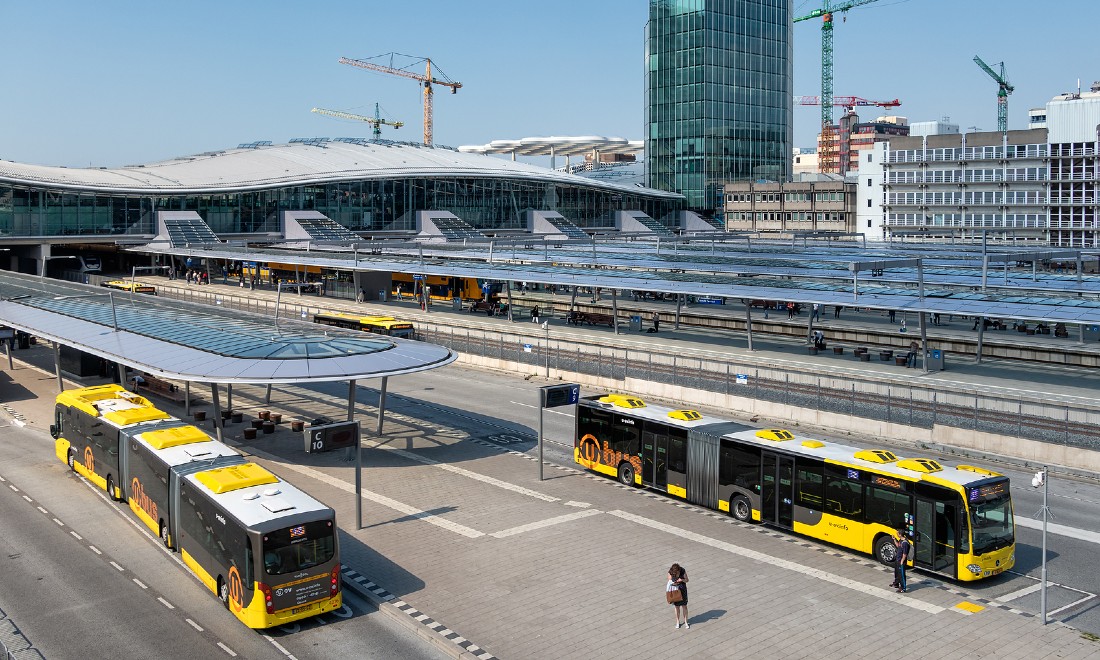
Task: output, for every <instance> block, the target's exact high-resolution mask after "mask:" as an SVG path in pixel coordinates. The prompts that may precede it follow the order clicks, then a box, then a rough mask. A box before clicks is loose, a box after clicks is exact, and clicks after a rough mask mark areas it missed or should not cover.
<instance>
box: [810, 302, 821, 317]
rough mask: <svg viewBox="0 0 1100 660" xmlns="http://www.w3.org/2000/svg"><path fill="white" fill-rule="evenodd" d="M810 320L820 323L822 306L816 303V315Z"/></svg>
mask: <svg viewBox="0 0 1100 660" xmlns="http://www.w3.org/2000/svg"><path fill="white" fill-rule="evenodd" d="M810 320H812V321H820V320H821V305H819V304H817V303H814V313H813V315H812V316H811V317H810Z"/></svg>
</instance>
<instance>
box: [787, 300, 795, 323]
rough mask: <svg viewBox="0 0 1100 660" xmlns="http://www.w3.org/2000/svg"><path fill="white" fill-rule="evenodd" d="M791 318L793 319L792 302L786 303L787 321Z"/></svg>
mask: <svg viewBox="0 0 1100 660" xmlns="http://www.w3.org/2000/svg"><path fill="white" fill-rule="evenodd" d="M793 318H794V303H793V302H788V303H787V319H788V320H790V319H793Z"/></svg>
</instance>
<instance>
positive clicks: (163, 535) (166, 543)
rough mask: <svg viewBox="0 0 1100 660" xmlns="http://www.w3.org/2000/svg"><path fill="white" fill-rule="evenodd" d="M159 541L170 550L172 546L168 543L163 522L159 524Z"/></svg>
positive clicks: (166, 529)
mask: <svg viewBox="0 0 1100 660" xmlns="http://www.w3.org/2000/svg"><path fill="white" fill-rule="evenodd" d="M160 540H161V541H164V547H166V548H168V549H171V548H172V544H171V543H169V542H168V525H165V524H164V521H161V523H160Z"/></svg>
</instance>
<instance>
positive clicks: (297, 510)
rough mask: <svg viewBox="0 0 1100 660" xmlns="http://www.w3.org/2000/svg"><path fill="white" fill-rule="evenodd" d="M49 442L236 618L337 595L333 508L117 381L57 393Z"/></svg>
mask: <svg viewBox="0 0 1100 660" xmlns="http://www.w3.org/2000/svg"><path fill="white" fill-rule="evenodd" d="M50 431H51V434H52V435H53V436H54V437H55V438H56V443H55V452H56V453H57V456H58V458H60V459H61V460H63V461H65V462H66V463H68V465H69V467H70V468H72V469H73V470H74V471H75V472H77V473H78V474H81V475H83V476H85V477H87V478H88V479H89V480H90V481H91V482H93V483H95V484H96V485H98V486H99V487H101V488H104V489H105V490H107V491H108V494H109V495H110V496H111V497H112V498H113V499H118V500H123V501H126V502H127V503H128V504H129V506H130V509H131V510H132V511H133V512H134V514H135V515H136V516H137V518H138V519H139V520H140V521H141V522H142V523H144V524H145V525H146V526H148V527H149V528H150V529H151V530H153V531H154V532H155V533H157V534H158V535H159V536H160V537H161V539H162V540H163V541H164V544H165V545H166V546H167V547H168V548H170V549H172V550H175V551H178V552H179V553H180V555H181V557H182V558H183V561H184V563H185V564H186V565H187V566H188V568H189V569H191V570H192V571H193V572H194V573H195V575H197V576H198V577H199V579H200V580H201V581H202V583H203V584H205V585H206V586H207V588H209V589H210V590H211V591H212V592H213V593H214V594H215V595H217V596H218V597H219V598H220V599H221V600H222V602H223V603H224V604H225V606H226V607H227V608H228V609H229V610H230V611H231V612H232V613H233V614H234V615H235V616H236V617H237V618H238V619H240V620H241V621H242V622H244V623H245V625H247V626H249V627H251V628H268V627H271V626H276V625H281V624H284V623H288V622H291V621H295V620H298V619H302V618H304V617H308V616H313V615H315V614H320V613H322V612H327V611H331V610H334V609H339V608H340V607H341V605H342V594H341V592H340V577H339V572H340V571H339V569H340V564H339V554H338V547H337V538H336V519H335V513H334V512H333V510H332V509H330V508H328V507H326V506H325V505H323V504H321V503H320V502H318V501H317V500H315V499H313V498H312V497H310V496H309V495H307V494H305V493H303V492H302V491H300V490H298V489H297V488H295V487H294V486H292V485H290V484H289V483H286V482H284V481H282V480H280V479H279V478H278V477H277V476H275V475H274V474H272V473H271V472H269V471H267V470H266V469H264V468H262V467H260V466H258V465H255V464H252V463H246V462H245V459H244V457H242V456H241V455H240V454H239V453H237V452H236V451H235V450H233V449H232V448H231V447H229V446H227V445H225V444H223V443H220V442H217V441H215V440H213V439H212V438H210V436H208V435H206V434H205V433H203V432H202V431H201V430H200V429H198V428H196V427H194V426H191V425H189V424H186V423H184V422H183V421H181V420H179V419H176V418H175V417H172V416H170V415H168V414H167V413H164V412H163V411H160V410H158V409H156V408H155V407H153V405H152V404H151V403H150V402H149V401H148V400H147V399H145V398H143V397H140V396H138V395H136V394H133V393H130V392H127V391H126V390H124V389H122V388H121V387H119V386H118V385H102V386H96V387H86V388H81V389H75V390H68V391H65V392H62V393H61V394H59V395H58V396H57V404H56V407H55V420H54V424H53V425H52V426H51V428H50Z"/></svg>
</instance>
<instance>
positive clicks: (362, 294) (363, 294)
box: [355, 287, 367, 303]
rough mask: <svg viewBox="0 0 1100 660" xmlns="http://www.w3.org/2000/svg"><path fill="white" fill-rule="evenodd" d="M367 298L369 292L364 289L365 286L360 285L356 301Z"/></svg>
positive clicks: (359, 301)
mask: <svg viewBox="0 0 1100 660" xmlns="http://www.w3.org/2000/svg"><path fill="white" fill-rule="evenodd" d="M366 299H367V292H366V291H364V290H363V287H359V293H358V295H356V296H355V302H357V303H362V302H364V301H366Z"/></svg>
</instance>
